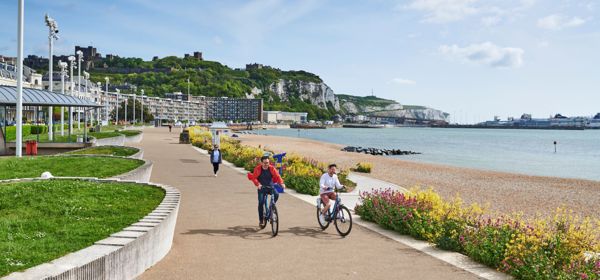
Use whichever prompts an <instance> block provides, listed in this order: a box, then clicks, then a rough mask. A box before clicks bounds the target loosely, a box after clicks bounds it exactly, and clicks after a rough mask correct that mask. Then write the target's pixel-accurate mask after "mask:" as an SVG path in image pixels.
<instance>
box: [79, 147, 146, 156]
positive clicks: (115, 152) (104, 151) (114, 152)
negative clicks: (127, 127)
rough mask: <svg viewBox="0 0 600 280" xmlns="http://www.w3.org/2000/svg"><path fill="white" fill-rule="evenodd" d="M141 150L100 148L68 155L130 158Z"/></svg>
mask: <svg viewBox="0 0 600 280" xmlns="http://www.w3.org/2000/svg"><path fill="white" fill-rule="evenodd" d="M139 151H140V150H139V149H137V148H133V147H122V146H98V147H91V148H86V149H81V150H77V151H72V152H68V153H67V154H75V155H107V156H118V157H128V156H131V155H134V154H136V153H137V152H139Z"/></svg>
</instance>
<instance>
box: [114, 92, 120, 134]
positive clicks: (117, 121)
mask: <svg viewBox="0 0 600 280" xmlns="http://www.w3.org/2000/svg"><path fill="white" fill-rule="evenodd" d="M115 91H116V92H117V112H116V113H117V114H116V118H115V120H116V123H115V125H119V106H121V105H120V104H119V95H120V94H119V89H118V88H116V89H115Z"/></svg>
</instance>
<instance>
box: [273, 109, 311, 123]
mask: <svg viewBox="0 0 600 280" xmlns="http://www.w3.org/2000/svg"><path fill="white" fill-rule="evenodd" d="M262 114H263V117H262V119H263V122H265V123H304V122H307V121H308V113H305V112H283V111H264V112H263V113H262Z"/></svg>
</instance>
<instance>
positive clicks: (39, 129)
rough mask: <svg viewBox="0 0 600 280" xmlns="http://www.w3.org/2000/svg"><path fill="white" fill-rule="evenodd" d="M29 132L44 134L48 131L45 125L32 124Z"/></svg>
mask: <svg viewBox="0 0 600 280" xmlns="http://www.w3.org/2000/svg"><path fill="white" fill-rule="evenodd" d="M30 131H31V132H30V133H31V134H36V135H37V134H44V133H46V132H48V129H47V127H45V126H43V125H32V126H31V130H30Z"/></svg>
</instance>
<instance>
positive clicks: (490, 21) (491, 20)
mask: <svg viewBox="0 0 600 280" xmlns="http://www.w3.org/2000/svg"><path fill="white" fill-rule="evenodd" d="M500 21H502V18H501V17H500V16H497V15H496V16H489V17H483V18H481V23H482V24H483V25H485V26H494V25H497V24H498V23H500Z"/></svg>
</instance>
